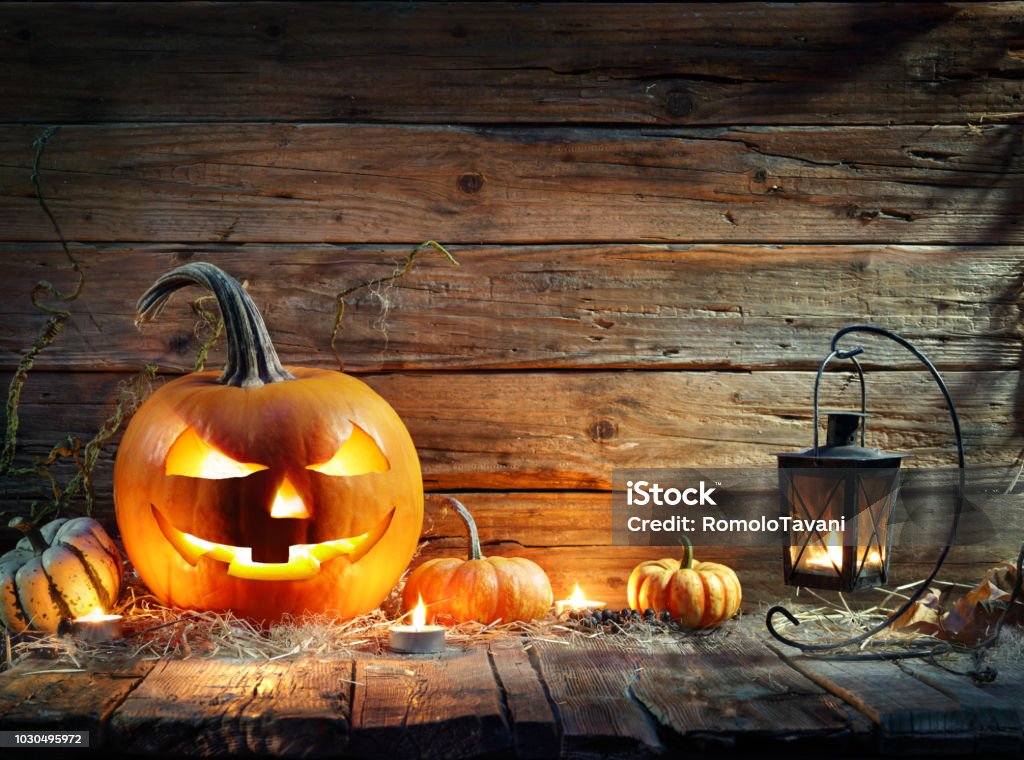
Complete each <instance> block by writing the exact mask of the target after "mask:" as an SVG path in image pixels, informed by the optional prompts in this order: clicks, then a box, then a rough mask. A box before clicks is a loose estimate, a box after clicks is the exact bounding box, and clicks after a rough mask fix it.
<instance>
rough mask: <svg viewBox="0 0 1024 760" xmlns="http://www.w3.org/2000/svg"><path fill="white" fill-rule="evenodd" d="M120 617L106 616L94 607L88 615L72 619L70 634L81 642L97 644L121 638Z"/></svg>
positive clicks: (121, 620)
mask: <svg viewBox="0 0 1024 760" xmlns="http://www.w3.org/2000/svg"><path fill="white" fill-rule="evenodd" d="M123 622H124V618H123V617H122V616H121V615H108V614H107V613H105V612H104V611H103V610H101V609H100V608H99V607H96V608H94V609H93V610H92V612H90V613H89V614H88V615H82V616H81V617H77V618H74V619H73V620H72V621H71V634H72V635H73V636H74V637H75V638H77V639H80V640H82V641H88V642H91V643H93V644H98V643H100V642H103V641H112V640H113V639H119V638H121V624H122V623H123Z"/></svg>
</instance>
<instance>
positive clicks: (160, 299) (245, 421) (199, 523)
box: [114, 263, 423, 619]
mask: <svg viewBox="0 0 1024 760" xmlns="http://www.w3.org/2000/svg"><path fill="white" fill-rule="evenodd" d="M190 284H199V285H202V286H204V287H206V288H207V289H209V290H210V291H211V292H212V293H213V294H214V295H215V296H216V298H217V302H218V305H219V306H220V309H221V313H222V314H223V317H224V325H225V332H226V334H227V342H228V360H227V364H226V366H225V369H224V372H223V374H221V375H220V376H219V377H218V375H217V373H216V372H210V371H207V372H196V373H193V374H190V375H186V376H184V377H181V378H178V379H176V380H174V381H172V382H170V383H168V384H166V385H164V386H163V387H161V388H160V389H159V390H157V391H156V392H155V393H154V394H153V395H152V396H151V397H150V398H149V399H148V400H147V401H146V402H145V403H144V404H143V405H142V407H141V408H140V409H139V410H138V412H136V414H135V416H134V418H133V419H132V421H131V424H129V426H128V429H127V430H126V431H125V435H124V439H123V441H122V442H121V446H120V448H119V450H118V453H117V461H116V464H115V468H114V500H115V504H116V507H117V522H118V526H119V527H120V529H121V535H122V537H123V539H124V545H125V550H126V552H127V553H128V556H129V557H130V558H131V560H132V563H133V564H134V565H135V568H136V569H137V570H138V572H139V575H140V576H141V578H142V580H143V581H144V582H145V583H146V585H147V586H149V588H150V589H151V590H152V591H153V593H154V594H156V596H157V597H158V598H159V599H160V600H161V601H163V602H164V603H166V604H171V605H176V606H180V607H186V608H192V609H213V610H226V609H230V610H233V611H234V612H235V613H236V614H239V615H242V616H245V617H249V618H254V619H272V618H277V617H280V615H282V614H284V613H292V614H300V613H302V612H303V611H312V612H329V613H334V614H337V615H339V616H341V617H352V616H355V615H358V614H361V613H364V612H367V611H369V610H371V609H373V608H374V607H376V606H377V605H378V604H380V602H381V601H382V600H383V599H384V597H385V596H387V594H388V593H389V592H390V591H391V589H392V588H393V587H394V585H395V583H396V582H397V580H398V578H399V577H400V576H401V574H402V572H404V570H405V568H406V567H407V566H408V564H409V561H410V559H411V558H412V555H413V552H414V551H415V549H416V544H417V541H418V539H419V534H420V528H421V527H422V522H423V483H422V480H421V476H420V466H419V459H418V457H417V455H416V449H415V447H414V446H413V443H412V439H411V438H410V437H409V433H408V431H407V430H406V428H405V425H403V424H402V421H401V419H399V417H398V415H397V414H396V413H395V411H394V410H393V409H392V408H391V407H390V406H389V405H388V403H387V402H386V401H384V399H382V398H381V397H380V396H378V395H377V394H376V393H375V392H374V391H373V390H371V389H370V388H369V387H368V386H367V385H366V384H364V383H362V382H361V381H359V380H356V379H355V378H353V377H350V376H349V375H346V374H343V373H341V372H333V371H329V370H319V369H310V368H297V367H289V368H287V369H286V368H284V367H282V366H281V364H280V362H279V360H278V357H277V353H276V351H275V350H274V346H273V344H272V343H271V341H270V338H269V336H268V334H267V330H266V327H265V325H264V323H263V319H262V317H261V316H260V314H259V312H258V311H257V309H256V307H255V304H253V302H252V300H251V299H250V298H249V296H248V294H246V292H245V291H244V290H243V289H242V287H241V285H239V283H238V282H237V281H236V280H234V279H232V278H231V277H229V276H228V275H226V274H225V273H224V272H222V271H221V270H220V269H218V268H217V267H215V266H213V265H211V264H207V263H193V264H187V265H185V266H183V267H179V268H178V269H175V270H173V271H172V272H169V273H167V274H165V275H164V276H163V277H161V278H160V279H159V280H157V282H156V283H155V284H154V285H153V287H152V288H150V289H149V290H148V291H147V292H146V293H145V294H144V295H143V296H142V298H141V299H140V300H139V304H138V309H139V313H140V315H141V316H143V317H148V316H153V315H155V314H156V313H158V312H159V310H160V308H161V307H162V306H163V304H164V302H165V301H166V300H167V298H168V297H169V296H170V295H171V293H173V292H174V291H175V290H177V289H179V288H181V287H184V286H186V285H190Z"/></svg>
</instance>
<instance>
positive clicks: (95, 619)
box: [75, 607, 121, 623]
mask: <svg viewBox="0 0 1024 760" xmlns="http://www.w3.org/2000/svg"><path fill="white" fill-rule="evenodd" d="M119 617H121V616H120V615H108V614H107V613H106V612H104V611H103V610H102V609H101V608H99V607H93V608H92V610H91V611H90V612H89V614H88V615H82V616H81V617H77V618H75V622H76V623H100V622H102V621H104V620H116V619H117V618H119Z"/></svg>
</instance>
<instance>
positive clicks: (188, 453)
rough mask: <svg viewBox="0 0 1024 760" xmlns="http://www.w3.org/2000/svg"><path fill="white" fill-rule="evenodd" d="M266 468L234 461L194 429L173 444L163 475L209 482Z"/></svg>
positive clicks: (187, 431)
mask: <svg viewBox="0 0 1024 760" xmlns="http://www.w3.org/2000/svg"><path fill="white" fill-rule="evenodd" d="M266 469H267V465H265V464H255V463H253V462H239V461H237V460H235V459H232V458H231V457H229V456H228V455H227V454H225V453H223V452H221V451H218V450H217V449H215V448H214V447H213V446H211V445H210V444H208V443H207V442H206V441H204V440H203V439H202V438H200V437H199V434H198V433H197V432H196V431H195V430H193V429H192V428H191V427H188V428H185V432H183V433H182V434H181V435H179V436H178V439H177V440H176V441H175V442H174V443H173V444H172V445H171V450H170V451H169V452H167V460H166V461H165V462H164V472H165V473H167V474H168V475H184V476H185V477H187V478H206V479H208V480H224V479H226V478H244V477H246V476H247V475H252V474H253V473H254V472H259V471H260V470H266Z"/></svg>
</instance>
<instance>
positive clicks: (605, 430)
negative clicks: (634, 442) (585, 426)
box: [590, 420, 619, 443]
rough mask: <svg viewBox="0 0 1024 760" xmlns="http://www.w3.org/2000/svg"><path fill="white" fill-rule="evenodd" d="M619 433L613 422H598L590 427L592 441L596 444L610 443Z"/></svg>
mask: <svg viewBox="0 0 1024 760" xmlns="http://www.w3.org/2000/svg"><path fill="white" fill-rule="evenodd" d="M618 433H619V428H618V426H617V425H616V424H615V423H614V422H612V421H611V420H598V421H597V422H595V423H594V424H593V425H591V426H590V440H592V441H593V442H594V443H604V442H605V441H610V440H611V439H612V438H614V437H615V436H616V435H618Z"/></svg>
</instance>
